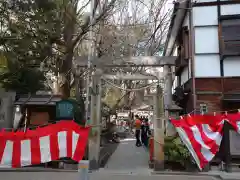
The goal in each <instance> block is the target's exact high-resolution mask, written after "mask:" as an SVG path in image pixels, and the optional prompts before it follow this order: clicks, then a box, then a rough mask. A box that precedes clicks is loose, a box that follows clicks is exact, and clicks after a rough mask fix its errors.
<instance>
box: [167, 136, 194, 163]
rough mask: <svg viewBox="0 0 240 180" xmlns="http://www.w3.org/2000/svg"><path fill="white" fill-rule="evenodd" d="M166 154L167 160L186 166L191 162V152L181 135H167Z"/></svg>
mask: <svg viewBox="0 0 240 180" xmlns="http://www.w3.org/2000/svg"><path fill="white" fill-rule="evenodd" d="M164 154H165V159H166V160H167V161H170V162H178V163H180V164H181V165H182V166H184V167H186V165H187V164H189V163H191V155H190V152H189V151H188V149H187V147H186V146H185V145H184V144H183V143H182V142H181V139H180V138H179V137H165V143H164Z"/></svg>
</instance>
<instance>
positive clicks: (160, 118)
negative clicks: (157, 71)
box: [154, 85, 165, 171]
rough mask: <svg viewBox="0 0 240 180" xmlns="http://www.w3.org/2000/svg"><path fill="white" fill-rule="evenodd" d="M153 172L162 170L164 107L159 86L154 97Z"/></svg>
mask: <svg viewBox="0 0 240 180" xmlns="http://www.w3.org/2000/svg"><path fill="white" fill-rule="evenodd" d="M154 105H155V106H154V170H155V171H160V170H164V149H163V146H164V123H165V122H164V107H163V93H162V88H161V87H160V85H158V86H157V92H156V96H154Z"/></svg>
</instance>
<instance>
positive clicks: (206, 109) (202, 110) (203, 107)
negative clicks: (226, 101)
mask: <svg viewBox="0 0 240 180" xmlns="http://www.w3.org/2000/svg"><path fill="white" fill-rule="evenodd" d="M207 112H208V108H207V105H206V104H200V113H201V114H206V113H207Z"/></svg>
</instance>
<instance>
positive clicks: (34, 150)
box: [0, 121, 89, 168]
mask: <svg viewBox="0 0 240 180" xmlns="http://www.w3.org/2000/svg"><path fill="white" fill-rule="evenodd" d="M88 133H89V127H87V128H85V127H81V126H79V125H78V124H76V123H75V122H73V121H60V122H58V123H56V124H50V125H48V126H45V127H41V128H37V129H35V130H27V131H26V132H21V131H19V132H5V131H2V132H0V167H5V168H6V167H8V168H17V167H23V166H30V165H36V164H41V163H46V162H50V161H54V160H58V159H60V158H63V157H69V158H72V159H73V160H75V161H77V162H79V161H80V160H81V159H82V158H83V156H84V151H85V147H86V144H87V140H88Z"/></svg>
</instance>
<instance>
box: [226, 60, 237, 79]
mask: <svg viewBox="0 0 240 180" xmlns="http://www.w3.org/2000/svg"><path fill="white" fill-rule="evenodd" d="M223 71H224V76H226V77H233V76H240V57H227V58H225V59H224V61H223Z"/></svg>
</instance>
